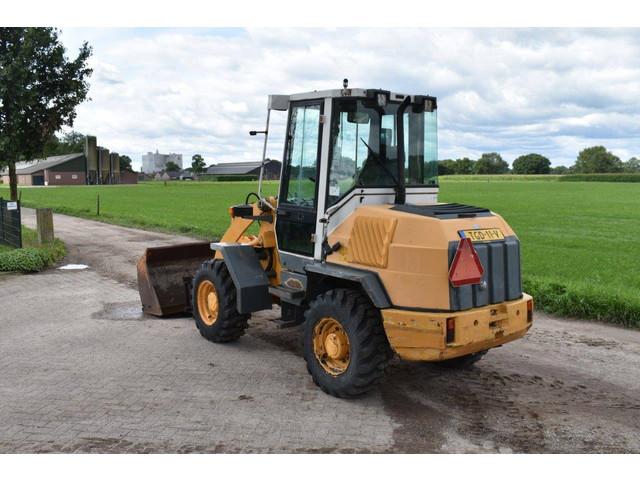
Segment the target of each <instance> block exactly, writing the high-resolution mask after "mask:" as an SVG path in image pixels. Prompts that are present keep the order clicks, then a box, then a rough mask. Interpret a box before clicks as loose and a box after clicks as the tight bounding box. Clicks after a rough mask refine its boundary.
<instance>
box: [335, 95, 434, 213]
mask: <svg viewBox="0 0 640 480" xmlns="http://www.w3.org/2000/svg"><path fill="white" fill-rule="evenodd" d="M399 107H400V103H387V104H386V105H384V106H380V105H378V103H377V102H376V101H375V100H373V101H372V100H368V99H352V98H349V99H338V100H335V102H334V114H333V115H332V122H331V147H332V148H331V158H330V170H329V189H328V190H329V192H328V206H331V205H333V204H335V203H336V202H337V201H338V200H339V199H340V198H342V197H343V196H344V195H345V194H346V193H348V192H349V191H350V190H351V189H353V188H357V187H389V186H396V185H397V184H398V179H397V178H396V177H397V175H398V138H397V134H396V126H397V123H396V115H397V111H398V108H399ZM403 130H404V135H403V136H404V139H403V141H404V152H405V155H404V157H405V161H404V172H405V178H404V183H405V184H406V186H408V187H410V186H417V185H425V186H436V185H437V181H438V179H437V174H438V165H437V158H438V141H437V114H436V110H433V111H432V112H428V111H426V110H425V111H423V112H419V113H414V112H413V111H412V108H411V107H409V108H407V109H406V110H405V113H404V114H403Z"/></svg>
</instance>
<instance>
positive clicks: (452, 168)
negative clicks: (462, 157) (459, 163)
mask: <svg viewBox="0 0 640 480" xmlns="http://www.w3.org/2000/svg"><path fill="white" fill-rule="evenodd" d="M456 173H457V172H456V162H455V161H454V160H450V159H447V160H440V161H439V162H438V175H455V174H456Z"/></svg>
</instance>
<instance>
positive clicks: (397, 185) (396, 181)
mask: <svg viewBox="0 0 640 480" xmlns="http://www.w3.org/2000/svg"><path fill="white" fill-rule="evenodd" d="M360 140H361V141H362V143H364V145H365V146H366V147H367V150H369V153H370V154H371V156H372V157H373V159H374V160H375V161H376V162H378V164H379V165H380V166H381V167H382V169H383V170H384V172H385V173H386V174H387V175H389V176H390V177H391V180H393V183H395V185H396V187H398V188H400V183H399V182H398V180H397V179H396V177H394V175H393V173H391V171H390V170H389V169H388V168H387V166H386V165H385V164H384V161H383V160H382V159H381V158H380V156H379V155H378V154H377V153H376V152H374V151H373V148H371V147H370V146H369V144H368V143H367V142H365V141H364V138H362V137H360ZM363 171H364V166H363V168H362V170H360V173H362V172H363ZM358 180H360V174H358ZM360 185H362V184H360Z"/></svg>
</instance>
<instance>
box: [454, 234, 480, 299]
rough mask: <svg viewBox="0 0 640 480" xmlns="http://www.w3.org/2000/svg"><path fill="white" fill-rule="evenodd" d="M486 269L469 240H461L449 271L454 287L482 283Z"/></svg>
mask: <svg viewBox="0 0 640 480" xmlns="http://www.w3.org/2000/svg"><path fill="white" fill-rule="evenodd" d="M483 274H484V268H483V267H482V263H481V262H480V258H479V257H478V252H476V249H475V248H473V243H471V239H469V238H461V239H460V243H459V244H458V249H457V250H456V254H455V256H454V257H453V262H451V268H450V269H449V281H450V282H451V285H453V286H454V287H461V286H462V285H473V284H477V283H480V280H481V279H482V275H483Z"/></svg>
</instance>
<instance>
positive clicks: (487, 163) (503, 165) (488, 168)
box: [474, 152, 509, 175]
mask: <svg viewBox="0 0 640 480" xmlns="http://www.w3.org/2000/svg"><path fill="white" fill-rule="evenodd" d="M474 170H475V173H477V174H480V175H487V174H500V173H508V172H509V164H508V163H507V162H505V161H504V160H503V159H502V157H501V156H500V154H499V153H496V152H491V153H483V154H482V156H481V157H480V158H479V159H478V160H477V161H476V164H475V165H474Z"/></svg>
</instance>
